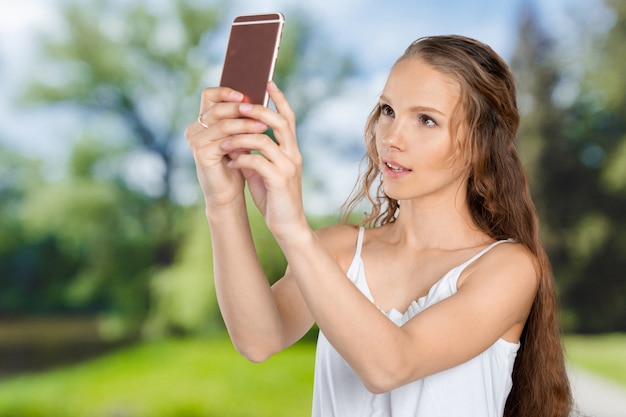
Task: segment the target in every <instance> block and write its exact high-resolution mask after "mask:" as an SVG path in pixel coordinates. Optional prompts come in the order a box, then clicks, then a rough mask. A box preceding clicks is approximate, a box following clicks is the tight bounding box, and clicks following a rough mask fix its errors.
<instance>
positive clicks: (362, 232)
mask: <svg viewBox="0 0 626 417" xmlns="http://www.w3.org/2000/svg"><path fill="white" fill-rule="evenodd" d="M363 235H365V227H363V226H359V236H358V237H357V239H356V249H355V251H354V257H355V258H358V257H360V256H361V248H362V247H363Z"/></svg>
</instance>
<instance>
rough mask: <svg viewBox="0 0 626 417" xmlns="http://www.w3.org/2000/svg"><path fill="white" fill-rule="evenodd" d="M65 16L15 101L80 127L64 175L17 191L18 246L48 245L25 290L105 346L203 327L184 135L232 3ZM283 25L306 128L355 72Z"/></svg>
mask: <svg viewBox="0 0 626 417" xmlns="http://www.w3.org/2000/svg"><path fill="white" fill-rule="evenodd" d="M62 5H63V6H62V13H61V18H62V20H63V25H62V28H63V31H62V33H61V34H60V35H58V34H57V35H46V36H45V37H44V38H43V39H42V45H43V52H44V60H43V62H42V64H41V65H40V67H39V70H37V72H36V74H35V78H34V81H33V83H32V85H31V86H30V87H29V88H28V90H27V92H26V94H25V97H26V99H27V100H28V101H29V102H30V103H35V104H38V105H41V104H43V105H48V106H64V107H65V108H69V109H71V111H73V112H74V113H75V114H78V115H80V119H81V121H80V123H79V126H78V129H77V134H76V137H75V138H72V139H73V140H74V141H75V144H74V145H73V151H72V153H71V157H70V163H69V172H68V173H67V174H68V175H67V176H66V177H64V178H62V179H61V180H58V181H45V180H42V181H41V182H40V183H38V185H37V187H31V188H28V189H23V190H22V189H18V191H19V192H21V193H23V196H22V198H21V199H20V201H21V202H22V203H21V206H20V213H21V217H20V221H21V222H22V225H23V228H24V234H25V236H27V240H25V241H23V242H22V246H24V245H27V244H28V243H27V242H35V243H32V244H36V245H37V247H39V246H41V245H42V243H41V242H44V241H45V242H50V243H49V245H50V247H51V250H50V251H48V252H45V253H42V254H41V256H42V258H41V259H39V260H38V265H41V267H40V268H34V267H33V268H34V269H33V268H31V270H30V271H29V274H35V276H36V277H37V278H33V277H32V275H31V278H29V279H31V280H35V281H37V282H43V281H44V280H46V279H48V278H50V281H52V282H55V283H56V284H55V286H54V288H55V289H56V299H55V300H52V301H51V304H50V305H49V308H48V309H47V310H46V311H48V312H49V311H51V310H52V311H57V312H60V311H68V310H69V311H78V312H81V311H91V312H97V313H103V314H105V315H106V317H108V320H107V321H106V323H107V326H105V327H106V328H107V329H108V332H109V334H111V335H121V334H124V333H126V332H128V331H129V330H130V331H132V330H136V329H139V328H141V327H144V325H145V328H146V329H147V332H148V333H149V334H150V335H160V334H165V333H167V332H170V331H175V332H190V331H196V330H198V329H201V328H203V327H205V326H206V325H207V323H208V322H209V321H210V319H211V318H213V319H214V318H216V317H219V316H218V314H217V312H216V309H215V308H214V299H213V294H212V290H213V289H212V284H211V282H212V280H211V277H210V273H211V261H210V257H211V253H210V245H209V244H208V242H209V241H208V228H202V227H200V228H199V227H198V225H199V224H204V220H203V219H202V213H203V210H202V209H201V208H199V207H198V206H196V204H197V197H198V192H199V190H198V189H197V186H195V178H194V177H195V175H194V170H193V166H192V163H191V157H190V155H189V152H188V150H187V149H186V143H185V141H184V139H183V137H182V131H183V129H184V127H185V126H186V125H187V124H188V123H190V122H192V121H193V120H194V118H195V115H196V114H197V109H198V103H199V98H200V91H201V89H202V87H203V85H205V84H206V83H208V82H209V81H208V80H207V79H208V78H211V79H212V81H211V82H212V83H215V82H216V80H215V79H213V77H214V74H215V73H216V71H215V70H216V69H219V68H220V67H221V60H222V58H223V56H222V54H221V53H220V54H217V53H216V52H215V51H217V50H223V49H225V46H226V35H227V33H228V28H229V26H230V22H231V19H230V18H228V19H226V18H225V16H226V15H227V14H229V13H228V6H229V4H228V3H227V2H226V1H221V0H215V1H211V2H198V1H194V0H175V1H172V2H157V3H154V2H149V1H143V0H136V1H131V2H124V1H105V0H95V1H92V2H88V3H83V2H79V1H70V2H66V3H62ZM287 22H288V24H287V26H286V29H285V34H284V35H283V44H282V45H281V55H280V57H279V61H278V64H277V68H276V75H275V80H276V81H277V83H278V84H279V85H281V87H283V90H284V91H285V92H286V93H287V94H288V96H289V97H290V99H291V102H292V104H293V106H294V108H295V110H296V111H297V114H298V118H299V120H303V119H305V118H306V117H307V115H308V113H309V111H310V110H311V109H312V107H313V106H314V105H315V103H316V101H317V100H319V99H320V98H322V97H324V96H325V95H328V94H332V93H333V91H334V90H335V89H336V87H337V86H338V85H339V84H340V83H341V80H343V79H344V78H345V77H346V76H348V75H349V74H350V73H351V71H352V69H353V65H352V60H351V58H350V57H349V56H347V55H343V54H341V53H338V52H336V51H334V50H332V49H329V48H328V45H327V44H325V43H323V42H319V41H316V40H315V37H314V36H313V30H312V28H313V25H311V24H310V23H308V20H307V19H306V18H304V17H303V14H301V13H299V12H297V11H294V12H293V13H287ZM218 55H219V56H218ZM321 60H323V62H325V63H326V62H329V64H328V65H319V62H321ZM41 68H44V69H45V71H42V70H41ZM312 74H317V76H316V77H312V76H311V75H312ZM320 79H323V80H324V81H323V82H320ZM190 190H192V191H190ZM7 192H8V191H7ZM3 205H4V203H3ZM42 207H45V208H46V210H41V208H42ZM198 213H200V215H198ZM253 219H255V220H254V224H255V225H257V226H258V227H255V231H254V233H255V236H256V237H257V239H258V241H259V248H260V250H262V251H264V252H267V254H268V257H267V258H266V259H267V260H266V261H264V267H265V268H266V272H267V273H268V276H270V278H271V279H276V278H277V275H278V271H279V270H280V271H281V273H282V271H283V270H284V258H283V257H282V255H281V254H280V251H278V250H277V246H276V245H275V242H274V243H272V242H273V239H271V235H269V232H268V231H267V229H266V228H265V227H262V226H263V225H262V223H263V222H262V220H260V219H256V218H255V217H253ZM268 242H269V243H268ZM8 256H9V257H10V256H11V255H8ZM48 256H54V258H55V260H54V262H57V263H60V264H61V265H60V266H58V269H59V270H58V272H55V273H54V274H52V276H50V273H51V270H50V269H49V268H47V267H44V266H43V265H49V262H51V261H52V259H48ZM5 265H8V261H7V263H6V264H5ZM50 265H52V264H50ZM1 267H2V266H0V268H1ZM7 273H9V274H11V275H12V276H13V277H14V280H17V281H20V282H19V283H15V285H16V286H18V287H19V285H22V283H23V282H24V278H20V276H18V275H15V274H14V273H13V272H11V271H8V272H7ZM50 285H52V284H50ZM20 294H21V295H22V296H25V295H27V293H25V292H21V293H20ZM14 298H15V297H14ZM24 305H25V304H24V303H22V304H21V306H22V307H24ZM16 308H17V307H16ZM55 308H56V309H57V310H55ZM17 311H23V310H19V309H18V310H17ZM30 311H31V312H32V311H33V310H30ZM146 320H147V324H146Z"/></svg>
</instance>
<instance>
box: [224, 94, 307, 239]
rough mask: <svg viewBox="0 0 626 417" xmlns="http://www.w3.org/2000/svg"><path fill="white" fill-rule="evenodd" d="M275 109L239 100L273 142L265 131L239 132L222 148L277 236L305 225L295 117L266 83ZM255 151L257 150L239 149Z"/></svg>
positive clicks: (280, 95)
mask: <svg viewBox="0 0 626 417" xmlns="http://www.w3.org/2000/svg"><path fill="white" fill-rule="evenodd" d="M267 89H268V92H269V94H270V98H271V99H272V101H273V102H274V105H275V106H276V111H273V110H271V109H268V108H266V107H264V106H261V105H252V104H249V103H242V104H240V105H239V111H240V113H241V114H242V115H243V116H245V117H249V118H251V119H255V120H258V121H260V122H262V123H265V124H266V125H268V126H270V127H271V128H272V129H273V131H274V137H275V139H276V142H274V141H272V140H271V139H270V137H269V136H267V135H265V134H242V135H235V136H232V137H231V138H230V139H228V140H226V141H224V142H223V143H222V144H221V147H222V148H223V150H224V151H226V152H229V153H231V155H235V157H234V158H233V159H232V160H231V161H230V162H229V163H228V166H230V167H231V168H233V169H241V171H242V173H243V175H244V177H245V179H246V180H247V182H248V187H249V189H250V193H251V194H252V198H253V200H254V203H255V204H256V206H257V207H258V209H259V210H260V212H261V213H262V214H263V217H264V218H265V222H266V223H267V225H268V227H269V229H270V230H271V232H272V234H274V236H275V237H276V238H277V239H280V238H282V237H286V236H287V234H288V233H294V232H297V231H298V230H302V227H308V225H307V222H306V218H305V215H304V209H303V205H302V156H301V154H300V150H299V148H298V144H297V141H296V119H295V115H294V113H293V110H292V109H291V106H290V105H289V103H288V102H287V99H286V98H285V96H284V95H283V93H282V92H281V91H280V90H279V89H278V87H277V86H276V84H274V82H270V83H269V84H268V88H267ZM243 150H256V151H258V153H249V152H240V151H243Z"/></svg>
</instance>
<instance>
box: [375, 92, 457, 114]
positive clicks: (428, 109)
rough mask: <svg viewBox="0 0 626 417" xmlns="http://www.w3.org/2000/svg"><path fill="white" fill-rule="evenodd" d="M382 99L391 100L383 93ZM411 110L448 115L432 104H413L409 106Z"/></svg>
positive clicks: (388, 101)
mask: <svg viewBox="0 0 626 417" xmlns="http://www.w3.org/2000/svg"><path fill="white" fill-rule="evenodd" d="M380 100H381V101H385V102H387V103H390V102H391V100H389V99H388V98H387V97H385V95H384V94H381V96H380ZM409 111H410V112H413V113H415V112H429V113H438V114H440V115H442V116H446V114H445V113H444V112H442V111H441V110H439V109H436V108H435V107H430V106H420V105H416V106H411V107H409Z"/></svg>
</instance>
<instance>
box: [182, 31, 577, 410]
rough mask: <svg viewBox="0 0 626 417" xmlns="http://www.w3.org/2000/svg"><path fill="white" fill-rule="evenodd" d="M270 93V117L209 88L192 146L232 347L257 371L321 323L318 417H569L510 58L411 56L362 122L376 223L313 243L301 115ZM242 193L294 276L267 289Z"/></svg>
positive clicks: (452, 51) (420, 50)
mask: <svg viewBox="0 0 626 417" xmlns="http://www.w3.org/2000/svg"><path fill="white" fill-rule="evenodd" d="M268 90H269V93H270V96H271V98H272V100H273V102H274V103H275V106H276V111H273V110H271V109H267V108H264V107H262V106H254V105H250V104H246V103H243V96H242V95H241V94H240V93H238V92H235V91H232V90H230V89H227V88H210V89H206V90H205V91H204V93H203V95H202V103H201V108H200V116H199V117H198V120H197V121H196V122H194V123H193V124H191V125H190V126H189V127H188V128H187V131H186V133H185V135H186V137H187V140H188V142H189V146H190V148H191V150H192V151H193V155H194V158H195V161H196V166H197V173H198V178H199V181H200V184H201V187H202V191H203V193H204V197H205V202H206V214H207V219H208V223H209V226H210V229H211V238H212V244H213V256H214V275H215V285H216V290H217V296H218V301H219V305H220V309H221V311H222V314H223V317H224V320H225V323H226V326H227V328H228V331H229V333H230V336H231V338H232V340H233V343H234V345H235V346H236V348H237V349H238V351H239V352H241V353H242V354H243V355H244V356H246V357H247V358H249V359H250V360H252V361H262V360H264V359H266V358H268V357H269V356H271V355H272V354H274V353H276V352H278V351H280V350H282V349H284V348H286V347H288V346H290V345H291V344H293V343H294V342H295V341H297V340H298V339H300V338H301V337H302V336H303V335H304V334H305V333H306V332H307V331H308V330H309V329H310V328H311V326H312V325H313V323H317V325H318V326H319V328H320V335H319V341H318V348H317V357H316V369H315V382H314V395H313V415H314V416H323V417H329V416H394V417H400V416H402V417H403V416H424V417H434V416H445V417H451V416H455V417H459V416H480V417H487V416H502V415H505V416H520V417H528V416H533V417H541V416H546V417H547V416H550V417H552V416H562V417H564V416H568V415H569V413H570V410H571V403H572V398H571V393H570V389H569V383H568V380H567V375H566V372H565V367H564V361H563V354H562V349H561V345H560V341H559V331H558V326H557V318H556V316H557V306H556V300H555V291H554V288H553V282H552V277H551V273H550V267H549V263H548V259H547V257H546V255H545V253H544V251H543V249H542V247H541V244H540V241H539V237H538V226H537V216H536V214H535V209H534V206H533V203H532V201H531V197H530V195H529V192H528V189H527V184H526V179H525V174H524V171H523V168H522V166H521V164H520V160H519V157H518V154H517V151H516V149H515V143H514V142H515V134H516V130H517V127H518V121H519V116H518V112H517V107H516V97H515V87H514V82H513V77H512V74H511V72H510V70H509V69H508V67H507V66H506V64H505V63H504V62H503V60H502V59H501V58H500V57H499V56H497V54H495V52H494V51H493V50H492V49H491V48H489V47H488V46H486V45H484V44H482V43H480V42H477V41H475V40H472V39H468V38H465V37H460V36H437V37H427V38H422V39H418V40H417V41H416V42H414V43H413V44H411V45H410V46H409V47H408V49H407V50H406V52H405V54H404V55H403V56H402V57H400V59H399V60H398V61H397V62H396V63H395V65H394V66H393V68H392V70H391V72H390V74H389V78H388V80H387V83H386V85H385V87H384V90H383V92H382V94H381V95H380V100H379V102H378V104H376V106H375V107H374V110H373V112H372V113H371V115H370V117H369V119H368V121H367V125H366V129H365V142H366V146H367V162H368V166H367V170H366V172H365V173H364V174H363V176H362V178H361V180H360V181H359V186H358V187H357V189H356V193H355V195H354V196H353V198H352V200H351V201H350V202H349V203H348V206H347V207H348V213H349V211H350V209H351V208H353V207H354V206H355V205H356V204H357V203H358V202H359V201H361V200H363V199H367V200H369V201H370V202H371V203H372V211H371V213H370V215H369V217H368V218H367V219H365V220H364V221H363V222H362V224H361V225H359V226H351V225H348V224H341V225H335V226H331V227H328V228H325V229H322V230H320V231H317V232H314V231H312V230H311V228H310V227H309V225H308V224H307V221H306V218H305V215H304V210H303V207H302V190H301V156H300V153H299V150H298V145H297V143H296V126H295V117H294V115H293V112H292V110H291V108H290V106H289V104H288V102H287V100H286V99H285V97H284V96H283V94H282V93H281V92H280V91H279V90H278V88H277V87H276V86H275V85H274V84H273V83H270V84H269V85H268ZM268 127H272V128H273V130H274V134H275V136H276V139H277V142H276V143H275V142H273V141H272V140H270V139H269V138H268V137H267V136H265V135H263V133H262V132H264V131H265V130H266V129H267V128H268ZM253 149H254V150H258V151H259V152H255V153H250V152H249V151H250V150H253ZM246 182H247V184H248V186H249V189H250V192H251V194H252V196H253V200H254V203H255V204H256V206H257V207H258V209H259V210H260V211H261V213H262V214H263V216H264V217H265V220H266V223H267V226H268V227H269V229H270V230H271V232H272V233H273V235H274V236H275V238H276V240H277V242H278V244H279V245H280V247H281V249H282V250H283V252H284V254H285V256H286V258H287V261H288V263H289V266H288V268H287V271H286V273H285V275H284V277H283V278H282V279H280V280H279V281H278V282H277V283H276V284H274V285H273V286H271V287H270V285H269V284H268V281H267V279H266V277H265V276H264V274H263V271H262V269H261V266H260V264H259V260H258V257H257V254H256V252H255V249H254V245H253V241H252V237H251V233H250V226H249V223H248V218H247V214H246V213H247V209H246V203H245V197H244V192H243V190H244V183H246ZM377 184H378V185H377ZM371 191H373V194H374V195H372V192H371ZM363 225H368V226H370V227H367V228H365V227H363Z"/></svg>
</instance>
